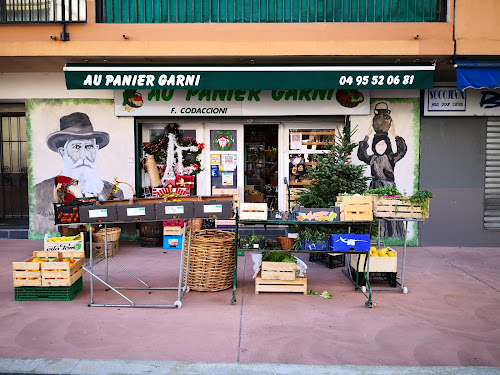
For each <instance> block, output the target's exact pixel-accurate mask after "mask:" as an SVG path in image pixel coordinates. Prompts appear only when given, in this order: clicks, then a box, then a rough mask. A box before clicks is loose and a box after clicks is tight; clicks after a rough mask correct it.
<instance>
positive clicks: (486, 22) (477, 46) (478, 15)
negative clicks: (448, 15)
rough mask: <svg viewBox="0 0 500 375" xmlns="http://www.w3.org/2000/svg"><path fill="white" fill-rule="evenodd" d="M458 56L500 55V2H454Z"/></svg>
mask: <svg viewBox="0 0 500 375" xmlns="http://www.w3.org/2000/svg"><path fill="white" fill-rule="evenodd" d="M455 3H456V10H455V38H456V40H457V54H458V55H489V56H491V55H500V1H498V0H481V1H471V0H455Z"/></svg>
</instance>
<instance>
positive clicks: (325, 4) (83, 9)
mask: <svg viewBox="0 0 500 375" xmlns="http://www.w3.org/2000/svg"><path fill="white" fill-rule="evenodd" d="M89 5H92V6H93V5H95V12H94V10H91V9H88V11H89V12H92V13H93V14H94V13H95V22H96V23H128V24H130V23H167V24H172V23H387V22H398V23H400V22H403V23H415V22H417V23H422V22H424V23H425V22H447V21H448V10H447V0H95V2H89ZM54 22H56V23H78V22H80V23H82V22H87V2H86V0H0V23H3V24H12V23H54Z"/></svg>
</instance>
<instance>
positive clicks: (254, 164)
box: [244, 124, 279, 210]
mask: <svg viewBox="0 0 500 375" xmlns="http://www.w3.org/2000/svg"><path fill="white" fill-rule="evenodd" d="M278 128H279V125H278V124H251V125H245V154H244V174H245V188H244V190H245V202H256V203H259V202H260V203H267V206H268V208H270V209H273V210H277V209H278Z"/></svg>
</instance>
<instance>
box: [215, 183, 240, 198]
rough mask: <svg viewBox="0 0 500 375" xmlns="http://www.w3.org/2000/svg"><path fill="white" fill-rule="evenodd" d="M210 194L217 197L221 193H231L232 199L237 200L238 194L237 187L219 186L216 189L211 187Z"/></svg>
mask: <svg viewBox="0 0 500 375" xmlns="http://www.w3.org/2000/svg"><path fill="white" fill-rule="evenodd" d="M212 195H213V196H215V197H217V196H221V195H232V196H233V200H234V201H238V199H239V196H238V188H234V189H226V188H221V189H218V188H216V187H215V186H214V187H212Z"/></svg>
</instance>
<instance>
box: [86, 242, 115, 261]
mask: <svg viewBox="0 0 500 375" xmlns="http://www.w3.org/2000/svg"><path fill="white" fill-rule="evenodd" d="M105 245H106V243H105V242H92V257H94V258H95V257H97V256H99V255H103V256H104V250H105ZM119 249H120V241H108V257H113V256H115V255H116V254H117V253H118V250H119Z"/></svg>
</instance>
